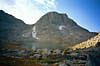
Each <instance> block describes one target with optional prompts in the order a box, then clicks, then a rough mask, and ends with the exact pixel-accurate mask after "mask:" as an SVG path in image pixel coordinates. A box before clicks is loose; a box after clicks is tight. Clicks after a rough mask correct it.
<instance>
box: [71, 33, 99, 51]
mask: <svg viewBox="0 0 100 66" xmlns="http://www.w3.org/2000/svg"><path fill="white" fill-rule="evenodd" d="M98 42H100V33H99V34H98V35H96V36H95V37H93V38H91V39H88V40H87V41H85V42H82V43H80V44H77V45H75V46H73V47H72V49H73V50H76V49H77V48H81V49H83V48H89V47H95V46H96V45H97V44H98Z"/></svg>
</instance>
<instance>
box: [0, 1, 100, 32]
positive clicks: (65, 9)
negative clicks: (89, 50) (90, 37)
mask: <svg viewBox="0 0 100 66" xmlns="http://www.w3.org/2000/svg"><path fill="white" fill-rule="evenodd" d="M0 10H4V11H5V12H7V13H9V14H12V15H13V16H15V17H17V18H19V19H22V20H23V21H24V22H25V23H26V24H34V23H36V21H37V20H39V18H40V17H41V16H43V15H44V14H45V13H47V12H49V11H57V12H60V13H66V14H67V15H68V16H69V17H70V18H71V19H73V20H74V21H76V23H78V24H79V25H80V26H82V27H84V28H86V29H88V30H89V31H97V32H98V31H100V0H0Z"/></svg>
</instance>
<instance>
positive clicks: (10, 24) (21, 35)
mask: <svg viewBox="0 0 100 66" xmlns="http://www.w3.org/2000/svg"><path fill="white" fill-rule="evenodd" d="M31 40H33V38H32V26H31V25H27V24H25V23H24V22H23V21H21V20H19V19H17V18H15V17H13V16H11V15H9V14H7V13H5V12H4V11H2V10H0V44H1V43H2V42H5V41H9V42H20V41H21V42H24V41H31Z"/></svg>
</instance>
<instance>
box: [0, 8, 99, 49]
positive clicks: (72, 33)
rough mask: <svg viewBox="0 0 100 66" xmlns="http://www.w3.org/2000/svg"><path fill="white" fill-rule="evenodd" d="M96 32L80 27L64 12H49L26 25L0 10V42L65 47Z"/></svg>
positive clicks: (28, 46) (25, 45)
mask: <svg viewBox="0 0 100 66" xmlns="http://www.w3.org/2000/svg"><path fill="white" fill-rule="evenodd" d="M33 18H34V17H33ZM97 34H98V33H95V32H89V31H88V30H86V29H84V28H82V27H80V26H79V25H78V24H77V23H75V22H74V21H73V20H72V19H70V18H69V17H68V16H67V15H66V14H60V13H57V12H49V13H47V14H45V15H44V16H42V17H41V18H40V19H39V20H38V21H37V23H35V24H34V25H27V24H25V23H24V22H23V21H21V20H19V19H17V18H15V17H14V16H12V15H9V14H7V13H5V12H4V11H2V10H0V43H3V42H4V41H9V42H22V44H23V45H24V47H26V48H33V47H38V48H41V47H43V48H62V47H64V48H66V47H71V46H73V45H75V44H78V43H81V42H83V41H86V40H88V39H90V38H91V37H94V36H95V35H97Z"/></svg>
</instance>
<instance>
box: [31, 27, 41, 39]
mask: <svg viewBox="0 0 100 66" xmlns="http://www.w3.org/2000/svg"><path fill="white" fill-rule="evenodd" d="M36 34H37V33H36V26H34V27H33V31H32V36H33V38H35V39H39V38H38V37H37V36H36Z"/></svg>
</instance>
